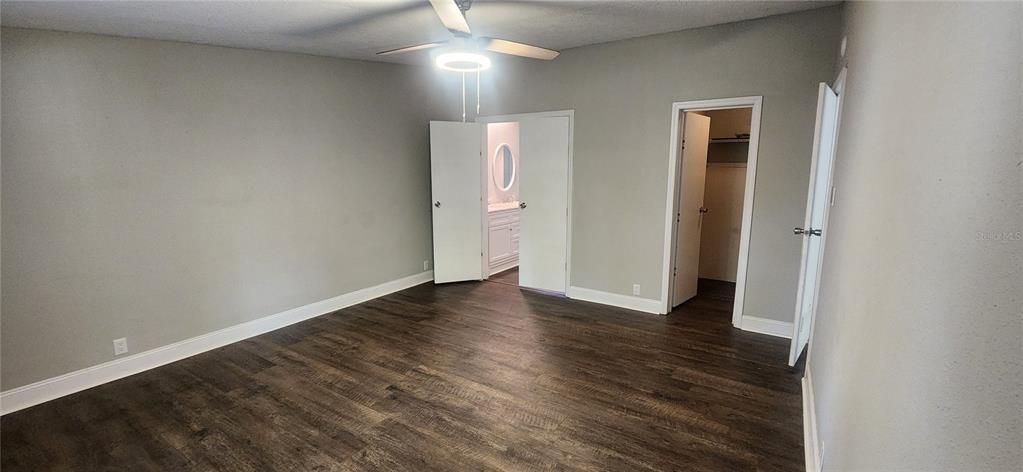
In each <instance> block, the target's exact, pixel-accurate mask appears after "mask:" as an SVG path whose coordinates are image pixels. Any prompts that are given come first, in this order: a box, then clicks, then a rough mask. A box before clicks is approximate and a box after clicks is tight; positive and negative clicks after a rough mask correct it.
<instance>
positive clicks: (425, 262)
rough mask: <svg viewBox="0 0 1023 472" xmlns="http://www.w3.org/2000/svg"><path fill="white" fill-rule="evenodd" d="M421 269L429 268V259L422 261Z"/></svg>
mask: <svg viewBox="0 0 1023 472" xmlns="http://www.w3.org/2000/svg"><path fill="white" fill-rule="evenodd" d="M423 270H430V261H423Z"/></svg>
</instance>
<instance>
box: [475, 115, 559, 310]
mask: <svg viewBox="0 0 1023 472" xmlns="http://www.w3.org/2000/svg"><path fill="white" fill-rule="evenodd" d="M559 116H564V117H567V118H568V211H567V214H566V215H565V218H567V220H566V221H565V223H566V224H567V231H566V233H567V234H566V237H567V239H568V240H567V241H565V252H566V254H565V265H566V267H565V294H566V295H567V294H568V288H569V287H571V286H572V284H571V281H572V154H573V151H574V149H575V110H554V111H538V112H531V113H513V114H509V115H488V116H477V117H476V122H477V123H483V124H487V123H504V122H509V121H515V122H519V121H522V120H526V119H529V118H551V117H559ZM486 131H487V130H486V126H484V127H483V133H484V137H486ZM484 143H486V139H484ZM484 172H485V171H484ZM483 179H484V181H483V198H484V201H485V202H486V201H489V195H487V192H488V190H489V189H488V188H487V182H486V175H484V177H483ZM486 207H487V205H483V211H484V215H483V216H484V217H486V216H487V215H486V213H485V212H486ZM484 221H486V220H484ZM482 237H483V248H484V249H483V252H484V254H485V257H484V259H483V263H484V264H487V260H488V259H489V252H490V247H489V246H490V240H489V239H488V238H487V234H486V232H485V231H484V232H483V236H482Z"/></svg>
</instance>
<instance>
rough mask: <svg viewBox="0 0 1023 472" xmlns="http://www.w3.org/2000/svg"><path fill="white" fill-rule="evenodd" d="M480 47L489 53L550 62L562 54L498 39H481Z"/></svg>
mask: <svg viewBox="0 0 1023 472" xmlns="http://www.w3.org/2000/svg"><path fill="white" fill-rule="evenodd" d="M480 46H481V47H482V48H483V49H486V50H488V51H494V52H499V53H501V54H510V55H512V56H521V57H529V58H532V59H543V60H545V61H549V60H551V59H554V58H555V57H558V55H559V54H561V53H560V52H558V51H555V50H553V49H546V48H541V47H537V46H530V45H528V44H524V43H517V42H515V41H508V40H506V39H497V38H480Z"/></svg>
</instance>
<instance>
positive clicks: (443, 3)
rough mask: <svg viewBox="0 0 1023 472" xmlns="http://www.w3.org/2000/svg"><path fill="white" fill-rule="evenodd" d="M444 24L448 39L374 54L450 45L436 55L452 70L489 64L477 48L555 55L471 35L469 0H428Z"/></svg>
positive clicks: (477, 68) (530, 55)
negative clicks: (466, 16)
mask: <svg viewBox="0 0 1023 472" xmlns="http://www.w3.org/2000/svg"><path fill="white" fill-rule="evenodd" d="M430 4H431V5H433V10H434V11H436V12H437V16H438V17H440V21H441V23H444V27H445V28H447V29H448V31H451V33H452V34H454V35H455V38H454V39H453V40H450V41H441V42H436V43H425V44H417V45H415V46H407V47H403V48H398V49H391V50H388V51H381V52H378V53H377V55H378V56H389V55H392V54H401V53H406V52H413V51H422V50H426V49H433V48H438V47H442V46H451V47H453V48H452V51H450V52H446V53H444V54H441V55H439V56H437V66H438V67H440V68H442V69H447V70H452V71H455V72H478V71H480V70H484V69H487V68H489V67H490V58H488V57H486V56H484V55H482V54H480V53H479V52H478V51H481V50H486V51H492V52H496V53H501V54H508V55H511V56H519V57H528V58H531V59H542V60H545V61H549V60H551V59H554V58H556V57H558V54H560V53H559V52H558V51H554V50H552V49H546V48H541V47H538V46H532V45H529V44H524V43H519V42H515V41H508V40H506V39H497V38H485V37H481V38H473V36H472V32H471V31H470V30H469V23H468V22H466V19H465V12H467V11H469V7H471V6H472V0H430Z"/></svg>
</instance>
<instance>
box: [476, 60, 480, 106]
mask: <svg viewBox="0 0 1023 472" xmlns="http://www.w3.org/2000/svg"><path fill="white" fill-rule="evenodd" d="M476 116H480V71H479V70H476Z"/></svg>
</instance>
